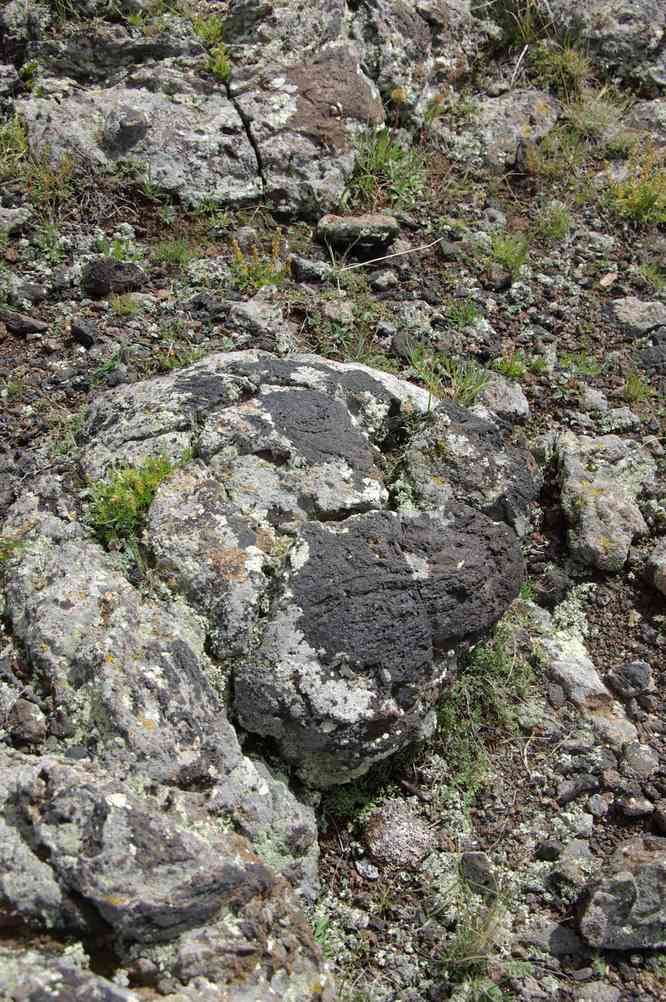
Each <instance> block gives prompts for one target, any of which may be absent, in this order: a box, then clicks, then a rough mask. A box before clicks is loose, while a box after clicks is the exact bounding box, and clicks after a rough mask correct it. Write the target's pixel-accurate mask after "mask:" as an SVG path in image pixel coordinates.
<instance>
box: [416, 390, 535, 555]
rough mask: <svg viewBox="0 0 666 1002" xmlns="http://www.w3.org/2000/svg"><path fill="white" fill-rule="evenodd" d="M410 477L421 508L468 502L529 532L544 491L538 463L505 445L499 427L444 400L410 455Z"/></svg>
mask: <svg viewBox="0 0 666 1002" xmlns="http://www.w3.org/2000/svg"><path fill="white" fill-rule="evenodd" d="M403 476H404V478H406V480H407V482H408V483H409V484H410V485H411V486H412V488H413V490H414V491H415V494H416V497H417V498H418V499H419V502H420V503H421V504H424V505H427V506H428V507H432V508H441V509H444V510H445V509H446V508H447V507H448V505H449V504H450V503H451V502H452V501H464V502H465V503H466V504H469V505H471V506H472V507H473V508H477V509H478V510H479V511H482V512H484V513H485V514H486V515H489V516H490V517H491V518H495V519H501V520H502V521H505V522H507V523H508V524H509V525H511V526H512V527H513V528H514V529H516V531H517V532H518V534H519V535H523V534H524V532H525V531H526V530H527V524H528V523H527V510H528V506H529V504H530V502H532V501H534V500H535V499H536V497H537V496H538V492H539V489H540V486H541V476H540V474H539V471H538V468H537V465H536V462H535V460H534V459H533V458H532V457H531V456H530V455H529V454H528V453H527V452H526V451H525V450H524V449H519V448H517V447H515V446H510V445H506V444H504V442H503V441H502V435H501V433H500V432H499V430H498V429H497V428H496V427H495V425H492V424H490V423H489V422H488V421H484V420H483V419H481V418H478V417H475V416H474V415H472V414H471V413H470V411H468V410H465V409H464V408H462V407H459V406H458V405H457V404H455V403H453V401H451V400H443V401H442V402H441V403H440V404H439V405H438V407H437V408H436V410H435V411H434V412H433V414H432V417H431V419H430V420H429V421H428V422H427V423H426V424H425V425H424V427H423V429H422V430H421V431H420V432H418V433H417V434H416V435H415V436H414V437H413V439H412V441H411V443H410V445H409V447H408V449H407V450H406V454H405V460H404V474H403Z"/></svg>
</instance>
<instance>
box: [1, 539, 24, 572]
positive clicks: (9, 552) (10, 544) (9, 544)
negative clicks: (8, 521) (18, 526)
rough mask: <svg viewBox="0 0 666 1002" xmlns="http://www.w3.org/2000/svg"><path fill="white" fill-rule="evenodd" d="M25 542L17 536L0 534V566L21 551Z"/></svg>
mask: <svg viewBox="0 0 666 1002" xmlns="http://www.w3.org/2000/svg"><path fill="white" fill-rule="evenodd" d="M24 546H25V543H24V542H23V540H22V539H21V538H20V537H19V536H0V568H1V566H2V564H4V563H6V562H7V561H8V560H11V559H12V557H15V556H17V554H18V553H20V552H21V550H22V548H23V547H24Z"/></svg>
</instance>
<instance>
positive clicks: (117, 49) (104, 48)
mask: <svg viewBox="0 0 666 1002" xmlns="http://www.w3.org/2000/svg"><path fill="white" fill-rule="evenodd" d="M203 51H204V47H203V44H202V42H201V39H199V38H197V36H196V35H195V33H194V30H193V28H192V25H191V22H190V21H189V20H188V19H187V18H182V17H174V16H173V15H169V14H166V15H163V16H162V18H161V19H160V30H159V31H158V32H156V33H155V34H153V35H151V36H150V37H148V36H146V35H144V34H143V33H142V32H134V33H133V32H129V31H128V30H127V29H126V28H124V27H122V26H121V25H119V24H103V23H97V24H93V25H90V24H86V25H80V26H79V25H77V24H76V23H74V24H73V25H71V26H70V27H69V29H68V31H67V34H66V36H65V37H62V38H48V39H41V40H40V41H36V42H31V43H30V44H29V45H28V46H27V49H26V56H27V58H28V59H29V60H32V59H35V60H37V61H38V63H39V66H40V73H41V74H43V75H46V76H50V77H56V76H67V77H73V78H74V79H75V80H79V81H83V82H86V83H90V82H100V81H103V80H105V79H107V78H108V77H109V76H111V75H112V74H116V73H118V71H119V70H121V69H123V68H126V67H129V66H132V65H134V64H136V63H143V62H148V61H149V60H158V59H168V58H170V57H176V56H179V57H182V56H185V57H186V56H196V55H200V54H201V53H203Z"/></svg>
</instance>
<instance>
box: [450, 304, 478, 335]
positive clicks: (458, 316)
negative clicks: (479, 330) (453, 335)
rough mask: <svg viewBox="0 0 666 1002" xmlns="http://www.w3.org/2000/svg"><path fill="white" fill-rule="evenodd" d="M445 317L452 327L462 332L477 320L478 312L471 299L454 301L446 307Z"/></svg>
mask: <svg viewBox="0 0 666 1002" xmlns="http://www.w3.org/2000/svg"><path fill="white" fill-rule="evenodd" d="M446 316H447V318H448V321H449V323H450V324H451V326H452V327H455V328H456V330H462V329H463V328H464V327H468V326H469V325H470V324H473V323H474V321H475V320H477V319H478V317H479V310H478V309H477V306H476V304H475V303H474V300H472V299H454V300H453V301H452V302H451V303H450V304H449V306H448V309H447V311H446Z"/></svg>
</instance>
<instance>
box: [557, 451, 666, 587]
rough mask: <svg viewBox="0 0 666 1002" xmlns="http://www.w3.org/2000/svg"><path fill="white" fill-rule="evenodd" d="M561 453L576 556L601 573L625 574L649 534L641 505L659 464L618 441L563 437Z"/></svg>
mask: <svg viewBox="0 0 666 1002" xmlns="http://www.w3.org/2000/svg"><path fill="white" fill-rule="evenodd" d="M556 451H557V456H558V462H559V467H560V477H561V484H562V493H561V498H562V507H563V509H564V513H565V516H566V519H567V524H568V541H569V550H570V552H571V554H572V556H573V557H574V558H575V559H576V560H578V561H580V562H581V563H584V564H590V565H592V566H593V567H597V568H599V570H603V571H619V570H621V569H622V567H623V566H624V563H625V561H626V559H627V556H628V553H629V547H630V546H631V544H632V542H633V540H634V539H635V538H636V536H639V535H642V534H644V533H646V532H647V526H646V524H645V521H644V519H643V516H642V515H641V512H640V510H639V508H638V505H637V504H636V500H635V499H636V496H637V494H638V493H639V491H640V490H641V488H642V487H643V486H644V485H645V484H647V483H650V482H651V481H652V480H653V478H654V475H655V471H656V464H655V461H654V458H653V457H652V455H651V454H650V452H649V450H647V449H644V448H643V447H642V446H641V445H640V443H638V442H635V441H633V440H630V439H620V438H617V437H616V436H615V435H605V436H602V437H600V438H591V437H588V436H585V435H581V436H578V437H576V436H575V435H573V434H572V433H570V432H563V433H562V434H560V435H559V436H558V439H557V445H556Z"/></svg>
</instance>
